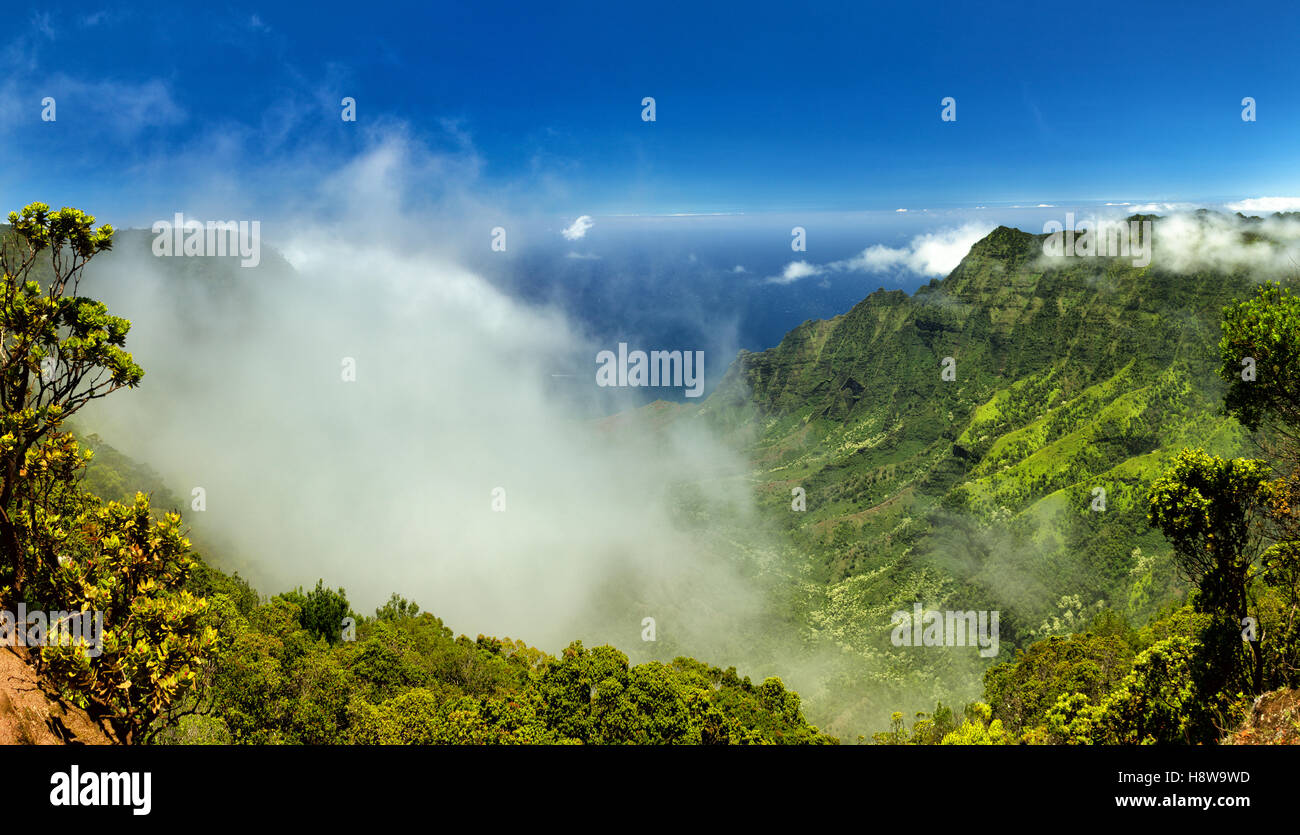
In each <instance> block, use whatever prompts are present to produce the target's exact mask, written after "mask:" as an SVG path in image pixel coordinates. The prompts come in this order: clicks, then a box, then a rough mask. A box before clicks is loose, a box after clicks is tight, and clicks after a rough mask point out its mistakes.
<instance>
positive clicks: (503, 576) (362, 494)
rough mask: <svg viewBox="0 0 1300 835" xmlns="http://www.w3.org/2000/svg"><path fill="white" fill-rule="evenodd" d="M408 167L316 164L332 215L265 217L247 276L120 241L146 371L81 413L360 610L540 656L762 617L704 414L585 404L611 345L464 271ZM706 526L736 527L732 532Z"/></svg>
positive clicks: (194, 520) (714, 639) (697, 641)
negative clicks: (647, 622) (607, 409)
mask: <svg viewBox="0 0 1300 835" xmlns="http://www.w3.org/2000/svg"><path fill="white" fill-rule="evenodd" d="M406 161H407V154H406V150H405V149H404V148H403V147H402V146H400V145H399V146H394V145H392V144H382V145H379V146H377V147H376V148H373V149H371V150H370V151H369V152H368V153H367V154H366V155H364V156H362V157H360V158H358V159H357V160H356V161H354V162H353V163H352V164H351V165H349V166H347V167H345V168H344V169H342V170H341V171H339V172H338V173H337V174H335V175H333V176H332V177H330V178H328V179H327V180H325V181H324V182H323V184H322V185H321V187H320V189H319V191H317V192H316V193H314V194H313V195H309V196H307V199H303V200H301V201H300V202H301V204H302V205H308V206H309V205H312V204H313V203H317V204H319V205H322V206H327V209H328V210H323V211H320V212H311V211H307V210H304V211H302V212H301V213H300V214H298V215H296V216H294V217H292V218H291V219H290V220H288V221H285V222H281V223H279V224H278V225H275V224H268V226H270V227H271V228H278V229H280V230H282V231H284V232H286V233H288V234H287V235H286V237H284V238H283V240H278V241H272V240H268V241H266V242H265V243H264V251H263V253H262V265H261V266H260V267H259V268H257V269H240V268H238V266H237V262H236V263H230V262H223V263H222V265H221V267H220V268H214V269H211V270H210V271H208V272H203V271H201V270H200V271H197V272H196V271H195V266H194V263H193V262H195V261H201V260H208V259H196V258H189V259H185V258H181V257H172V258H158V257H154V256H153V255H152V254H151V253H150V251H149V248H148V246H147V242H148V241H149V240H150V237H151V236H149V235H147V234H146V233H142V232H135V233H126V232H124V233H121V234H120V235H119V243H118V246H117V247H116V249H115V251H114V252H112V253H111V254H108V255H105V256H101V258H100V259H99V260H98V262H97V263H93V264H92V265H91V270H90V276H89V278H88V279H87V281H86V283H85V284H83V288H82V289H83V292H86V293H88V294H90V295H93V296H96V297H98V298H102V299H104V300H105V301H106V302H107V303H108V304H109V307H110V310H111V311H112V312H114V313H116V314H118V315H122V316H126V317H127V318H129V319H130V320H131V321H132V323H133V326H132V330H131V333H130V336H129V338H128V348H129V350H131V351H132V352H133V353H134V355H135V357H136V360H137V361H138V362H139V363H140V364H141V365H142V366H143V367H144V369H145V372H146V376H145V379H144V382H143V384H142V385H141V386H140V388H139V389H137V390H134V391H123V392H118V393H116V394H114V395H113V396H112V397H110V398H107V399H105V400H103V401H100V402H99V403H97V404H95V406H94V407H93V408H92V409H88V410H87V411H86V412H85V413H83V422H84V424H85V426H86V428H87V430H89V431H94V432H97V433H99V434H100V435H101V436H102V437H103V438H104V439H105V440H106V441H107V442H108V443H110V444H112V445H114V446H116V447H118V448H119V449H121V450H122V451H124V452H126V453H127V454H129V455H131V456H132V457H134V458H136V459H138V460H140V461H143V462H147V463H148V464H149V465H150V466H152V467H153V468H154V469H156V470H157V471H158V472H159V473H160V474H161V475H162V476H163V477H164V479H165V481H166V482H167V484H168V486H169V487H170V488H171V489H172V491H173V492H174V493H176V494H177V495H178V496H180V497H182V499H183V501H184V502H185V504H186V507H184V508H183V509H184V510H186V511H187V512H186V514H185V515H186V519H187V522H188V523H189V524H191V525H193V526H194V530H195V532H196V534H197V536H196V539H199V540H202V541H203V542H207V543H218V545H217V547H215V548H213V550H214V552H215V553H213V554H212V555H211V556H212V558H213V560H214V562H216V563H217V564H218V565H222V566H223V567H226V568H238V569H239V570H241V572H242V573H244V574H245V576H248V577H249V579H250V580H251V581H252V582H253V583H254V585H255V586H256V587H257V588H258V589H259V590H260V591H261V592H263V593H264V594H266V593H275V592H278V591H283V590H285V589H288V588H292V587H295V586H299V585H303V586H312V585H314V583H315V581H316V579H317V578H323V579H324V581H325V583H326V584H327V585H329V586H331V587H338V586H341V587H343V588H345V589H346V591H347V594H348V597H349V599H350V601H351V602H352V603H353V606H354V608H356V609H357V610H358V611H362V612H368V611H371V610H372V609H373V608H374V607H375V606H377V605H378V604H380V603H381V602H383V601H384V600H386V599H387V598H388V595H389V594H390V593H392V592H398V593H400V594H402V595H403V596H404V597H407V598H408V599H413V600H415V601H417V602H418V603H419V604H420V605H421V606H422V607H423V608H424V609H426V610H430V611H433V612H434V613H435V614H437V615H438V616H440V617H442V618H443V619H444V620H445V621H446V622H447V623H448V625H449V626H451V627H452V628H453V629H455V630H457V631H458V632H463V633H467V634H470V635H474V634H477V633H480V632H482V633H485V634H494V635H499V636H501V635H510V636H512V637H520V638H523V639H525V640H527V641H528V642H530V643H532V644H535V645H538V646H541V647H543V648H545V649H547V650H549V651H556V650H558V649H559V648H561V647H562V646H564V645H565V644H566V643H567V642H568V641H569V640H572V639H574V638H585V639H588V640H599V641H611V642H614V643H616V644H617V645H619V646H620V647H622V648H623V649H624V650H625V651H627V650H632V651H633V652H634V653H635V652H637V650H638V649H639V648H638V647H629V646H628V644H629V643H630V642H633V641H635V642H636V643H638V644H639V643H641V633H642V629H643V626H642V622H643V619H644V618H647V617H651V618H655V619H656V622H657V632H658V635H657V646H649V645H648V646H647V647H646V649H645V651H646V652H649V653H650V654H659V653H658V647H665V648H666V647H672V648H674V649H677V650H679V651H683V652H687V653H692V654H693V653H697V652H704V653H705V654H709V653H711V652H721V651H722V650H721V649H719V648H720V647H723V646H726V645H729V644H730V643H732V642H739V641H741V635H740V632H742V631H743V630H744V626H743V624H745V623H748V622H749V621H750V620H751V619H752V618H754V617H758V616H760V613H761V612H763V611H764V608H765V607H764V606H763V602H762V592H761V591H760V590H759V589H758V588H757V587H756V581H755V580H752V579H745V578H744V575H745V574H746V573H747V572H749V570H750V568H752V564H751V563H748V562H747V558H743V557H742V553H749V554H752V553H754V550H755V548H759V549H761V547H762V544H761V539H762V537H761V534H759V533H758V531H759V529H760V528H761V525H758V524H756V523H755V522H754V520H753V518H752V517H753V515H754V513H755V511H754V509H753V507H752V505H751V498H750V492H749V490H748V489H747V488H746V486H745V483H744V480H743V479H742V478H738V477H737V476H738V475H739V474H741V473H744V472H746V470H747V466H746V464H745V463H744V460H743V459H742V458H741V457H739V456H738V455H737V454H736V453H735V452H733V451H732V450H731V449H730V448H729V447H727V446H726V445H725V444H723V443H721V442H720V441H718V440H716V439H715V438H713V437H712V436H711V435H710V433H709V432H708V431H707V430H705V429H704V428H703V427H702V426H700V425H698V424H699V422H698V421H691V420H684V421H676V422H673V423H672V424H671V426H668V427H667V428H658V429H657V428H655V427H654V426H652V425H650V424H647V425H645V426H641V425H639V419H638V418H636V417H635V416H631V417H628V418H624V419H620V420H617V421H609V420H605V421H601V420H595V419H593V417H592V415H593V414H594V412H593V409H592V403H593V398H594V397H595V395H596V394H597V391H596V389H595V369H596V363H595V356H596V353H597V351H598V350H600V349H601V348H604V347H613V346H606V345H597V344H595V343H594V342H593V341H591V340H590V339H589V338H588V337H587V336H586V335H585V334H584V333H583V330H582V328H581V327H580V326H579V325H578V324H577V323H575V322H573V321H570V320H568V319H566V317H565V316H564V315H563V314H562V313H561V312H559V311H558V310H556V309H553V308H548V307H542V306H535V305H526V304H522V303H519V302H516V301H514V300H512V299H511V298H510V297H508V296H506V295H504V294H503V293H502V292H501V291H499V290H497V289H494V288H493V287H492V286H491V285H490V284H489V283H488V282H486V281H485V280H483V279H482V278H480V277H479V276H477V275H475V274H473V273H472V272H470V271H468V270H467V269H465V268H463V267H461V266H458V263H457V260H456V256H455V248H454V247H447V246H445V245H443V242H444V241H445V238H443V237H441V236H440V235H438V234H436V233H435V234H426V230H435V229H439V228H440V226H439V225H440V223H441V221H442V217H441V215H439V214H438V211H439V209H443V210H445V209H446V208H447V207H446V206H442V207H437V206H435V207H433V208H431V209H428V210H426V211H420V210H410V209H409V207H407V206H404V205H403V196H404V195H405V194H407V193H408V192H409V185H408V183H409V178H410V174H411V172H410V171H409V170H407V168H406V165H405V163H406ZM327 197H328V198H330V199H328V200H326V199H325V198H327ZM160 216H161V217H169V216H170V215H168V214H161V215H160ZM449 223H456V224H461V225H465V224H466V223H467V221H466V218H465V217H464V216H463V215H462V216H458V217H455V218H452V219H451V220H449ZM485 228H487V227H485ZM485 240H486V238H485ZM268 245H269V246H277V248H278V249H280V250H281V251H282V252H283V253H285V255H286V256H287V258H288V259H289V263H291V264H292V268H290V267H289V266H287V265H285V264H284V263H283V262H280V261H278V259H277V258H276V257H275V256H274V254H273V253H272V252H269V251H267V249H266V246H268ZM449 250H450V251H449ZM634 347H637V346H634ZM640 347H645V348H651V347H654V348H659V347H673V348H682V349H686V348H692V347H695V346H640ZM351 369H354V375H355V380H348V379H345V377H347V376H349V370H351ZM574 369H587V371H586V373H584V374H574ZM557 374H564V375H566V376H553V375H557ZM569 374H573V376H567V375H569ZM599 393H600V394H601V395H602V396H603V397H606V398H607V397H608V396H610V394H611V392H610V391H609V390H601V391H600V392H599ZM635 402H636V401H634V400H633V399H632V397H631V396H630V395H629V396H628V398H627V403H626V405H627V406H628V407H629V408H631V407H632V406H634V405H635ZM194 488H202V490H203V491H204V494H205V496H204V498H205V502H206V508H205V509H204V510H202V511H197V510H193V509H191V508H190V507H189V506H188V505H189V503H190V502H191V496H192V491H193V490H194ZM501 508H504V509H503V510H502V509H501ZM688 519H694V522H693V523H690V522H688V521H687V520H688ZM703 519H709V520H713V521H719V520H721V521H719V524H724V525H725V527H727V528H728V529H736V530H747V531H749V533H748V534H747V539H748V544H747V545H746V546H745V547H744V548H743V549H737V548H736V547H735V545H734V544H732V545H728V546H724V547H720V546H719V541H718V540H717V537H716V531H714V530H713V525H712V522H710V523H707V524H706V523H704V522H702V521H701V520H703ZM714 660H716V661H719V662H720V661H722V660H723V659H722V658H717V659H714Z"/></svg>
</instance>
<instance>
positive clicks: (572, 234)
mask: <svg viewBox="0 0 1300 835" xmlns="http://www.w3.org/2000/svg"><path fill="white" fill-rule="evenodd" d="M595 225H596V222H595V221H594V220H592V219H591V215H582V216H581V217H579V218H578V219H577V220H575V221H574V222H573V223H572V224H570V225H569V226H568V228H566V229H564V230H563V231H562V232H560V234H561V235H563V236H564V237H565V238H566V239H568V240H570V241H576V240H580V239H581V238H583V237H584V236H586V234H587V230H589V229H590V228H591V227H593V226H595Z"/></svg>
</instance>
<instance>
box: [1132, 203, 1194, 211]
mask: <svg viewBox="0 0 1300 835" xmlns="http://www.w3.org/2000/svg"><path fill="white" fill-rule="evenodd" d="M1197 208H1199V207H1198V206H1197V205H1196V204H1195V203H1142V204H1140V205H1137V206H1134V207H1133V211H1134V212H1142V213H1150V212H1190V211H1193V210H1195V209H1197Z"/></svg>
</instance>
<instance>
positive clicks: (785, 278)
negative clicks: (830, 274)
mask: <svg viewBox="0 0 1300 835" xmlns="http://www.w3.org/2000/svg"><path fill="white" fill-rule="evenodd" d="M824 272H826V270H825V268H823V267H818V266H816V265H815V264H809V263H808V262H807V261H791V262H790V263H789V264H786V265H785V269H784V270H783V271H782V272H781V274H780V275H774V276H772V277H771V278H769V279H767V283H768V284H793V283H794V282H796V281H798V280H799V279H801V278H809V277H811V276H814V275H821V274H822V273H824Z"/></svg>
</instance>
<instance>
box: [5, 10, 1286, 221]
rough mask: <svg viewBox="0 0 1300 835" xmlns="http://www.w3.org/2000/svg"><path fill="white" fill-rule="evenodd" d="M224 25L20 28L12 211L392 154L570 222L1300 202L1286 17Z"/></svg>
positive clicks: (188, 21) (8, 190)
mask: <svg viewBox="0 0 1300 835" xmlns="http://www.w3.org/2000/svg"><path fill="white" fill-rule="evenodd" d="M203 5H204V7H205V8H202V9H199V8H194V7H192V6H189V7H187V6H186V5H176V4H172V5H164V6H159V5H157V4H148V5H146V4H132V3H115V4H113V5H111V6H106V7H104V9H103V10H96V9H95V8H94V7H93V6H90V5H88V4H84V3H69V4H58V3H54V4H49V5H42V6H40V7H39V9H38V10H32V9H31V8H30V7H28V8H26V9H22V10H15V11H13V12H11V13H10V14H9V15H8V16H7V19H8V22H9V25H8V26H7V27H6V33H5V34H4V35H0V62H3V69H4V73H3V76H0V77H3V78H5V79H6V80H5V81H3V82H0V117H3V121H2V122H0V141H2V142H3V144H4V147H5V148H6V156H7V158H8V163H7V164H6V166H5V167H4V170H3V172H2V173H0V194H2V195H3V196H4V198H5V201H6V208H8V207H9V206H13V205H21V204H22V203H25V202H28V201H29V200H31V199H43V200H46V201H47V202H51V203H56V204H61V203H71V204H73V205H87V206H99V207H101V211H100V213H101V215H102V214H103V213H104V212H105V211H107V212H109V213H110V214H112V215H114V216H118V215H120V216H122V217H123V218H134V217H136V214H137V213H139V215H140V216H141V217H145V218H147V217H149V216H152V215H156V214H161V213H164V212H165V211H166V210H167V209H168V208H169V207H170V206H171V205H172V204H174V203H176V202H178V201H181V202H184V200H185V199H187V197H188V198H190V199H197V197H196V195H198V194H202V195H204V197H205V199H209V200H212V199H216V198H214V197H213V195H220V194H221V193H222V191H223V189H224V190H227V191H231V192H233V191H236V190H240V191H241V193H243V194H244V199H246V200H252V201H254V202H255V201H259V200H260V201H270V200H274V199H275V196H276V195H277V194H279V193H283V192H286V191H288V192H294V191H299V190H301V189H302V188H304V187H307V186H308V185H309V181H310V180H311V179H312V178H313V177H314V176H316V175H318V174H319V173H320V172H321V171H328V170H329V169H330V167H331V166H337V165H342V164H344V163H345V161H346V160H348V159H350V158H352V157H353V156H355V155H356V154H357V153H359V152H360V151H361V150H362V149H363V148H364V147H365V146H366V145H367V143H373V142H374V141H376V140H375V136H376V131H380V132H382V131H388V132H392V131H399V132H400V133H401V134H402V135H403V136H405V137H407V139H408V140H409V141H411V142H413V143H417V144H419V145H420V146H421V147H422V148H425V149H428V151H429V153H430V154H433V155H434V156H433V157H430V159H433V160H436V161H435V162H434V163H432V165H433V166H434V168H435V169H436V168H437V166H439V165H450V166H451V168H452V169H454V170H453V172H452V173H451V174H448V173H447V171H446V170H425V171H424V172H423V174H424V175H425V176H427V178H428V188H429V189H431V190H435V191H436V190H438V189H440V188H445V187H446V184H445V183H444V182H442V181H440V178H441V177H443V176H444V175H446V176H449V177H453V178H454V179H456V182H457V183H458V187H460V188H464V189H466V190H468V191H472V192H473V193H474V194H475V195H476V196H477V197H478V198H479V199H480V200H481V201H486V202H493V201H499V202H502V203H505V204H509V205H510V206H511V207H512V209H513V210H514V211H516V212H535V213H541V214H554V215H556V216H566V215H567V216H570V217H572V216H575V215H577V214H592V215H596V216H600V215H615V214H658V213H673V212H744V213H760V212H786V211H796V212H797V211H805V210H819V211H832V212H834V211H847V210H892V209H894V208H898V207H910V208H912V209H913V210H916V209H920V208H942V207H973V206H977V205H999V204H1015V203H1025V204H1028V205H1034V204H1037V203H1040V202H1054V203H1055V202H1059V201H1079V202H1089V201H1094V202H1103V201H1120V200H1132V201H1150V200H1164V201H1198V200H1211V199H1221V200H1225V201H1226V200H1230V199H1236V198H1243V197H1254V196H1263V195H1291V194H1300V177H1298V176H1297V169H1296V165H1295V162H1294V160H1295V147H1296V143H1295V139H1296V137H1297V136H1300V84H1297V73H1296V71H1295V69H1294V66H1295V58H1294V55H1295V53H1294V45H1295V43H1296V42H1297V35H1300V31H1298V30H1297V26H1296V22H1297V15H1298V14H1300V12H1298V11H1297V10H1296V8H1295V7H1294V5H1292V4H1276V5H1273V6H1272V7H1264V6H1258V7H1254V6H1253V7H1251V9H1250V13H1249V14H1247V13H1245V10H1244V9H1243V7H1240V6H1236V5H1232V4H1220V3H1214V4H1210V3H1200V4H1196V3H1143V4H1131V5H1127V6H1125V7H1123V8H1122V9H1121V8H1120V7H1102V6H1097V7H1094V6H1087V5H1084V6H1063V5H1050V6H1049V5H1041V4H1033V5H1029V4H1026V5H1024V6H1020V4H1016V5H1015V6H1013V5H1010V4H1006V5H998V4H985V3H980V4H964V3H963V4H957V3H951V4H944V3H938V4H924V5H919V4H892V3H891V4H887V5H886V4H866V3H862V4H859V3H851V4H824V5H820V6H818V7H815V8H814V9H805V8H801V7H799V6H798V5H797V4H772V3H743V4H740V3H738V4H701V3H688V4H677V5H668V4H663V3H653V4H633V3H616V4H611V3H600V4H580V3H569V4H565V5H564V6H562V7H558V8H547V9H545V10H542V8H541V6H540V5H539V4H527V5H513V4H505V3H493V4H475V3H460V4H442V3H428V2H420V3H409V4H402V3H399V4H392V5H390V6H386V7H384V8H380V4H374V5H373V6H372V5H366V6H358V5H356V4H339V3H330V2H323V3H316V4H312V5H311V6H310V7H306V6H303V5H302V4H300V3H294V4H277V3H257V4H249V5H243V4H229V3H214V4H203ZM548 5H550V4H548ZM47 95H50V96H54V97H56V101H57V102H58V111H57V117H58V118H57V122H55V123H45V122H42V121H40V115H41V106H40V101H41V99H42V98H43V97H44V96H47ZM345 95H346V96H353V97H355V98H356V100H357V103H358V122H357V123H356V124H345V123H343V122H342V121H341V120H340V118H339V100H340V99H341V98H342V97H343V96H345ZM644 96H654V97H655V99H656V103H657V121H655V122H654V123H645V122H643V121H641V118H640V114H641V105H640V102H641V99H642V97H644ZM945 96H952V97H954V98H955V99H956V101H957V121H956V122H953V123H944V122H942V121H941V120H940V118H939V116H940V110H941V108H940V100H941V99H942V98H943V97H945ZM1245 96H1252V97H1254V98H1255V99H1256V101H1257V103H1258V104H1257V107H1258V120H1257V121H1256V122H1253V123H1247V122H1243V121H1242V119H1241V109H1242V108H1241V104H1240V102H1241V99H1242V98H1243V97H1245ZM250 192H251V193H252V194H253V195H255V196H249V193H250ZM162 216H166V215H165V214H162Z"/></svg>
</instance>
